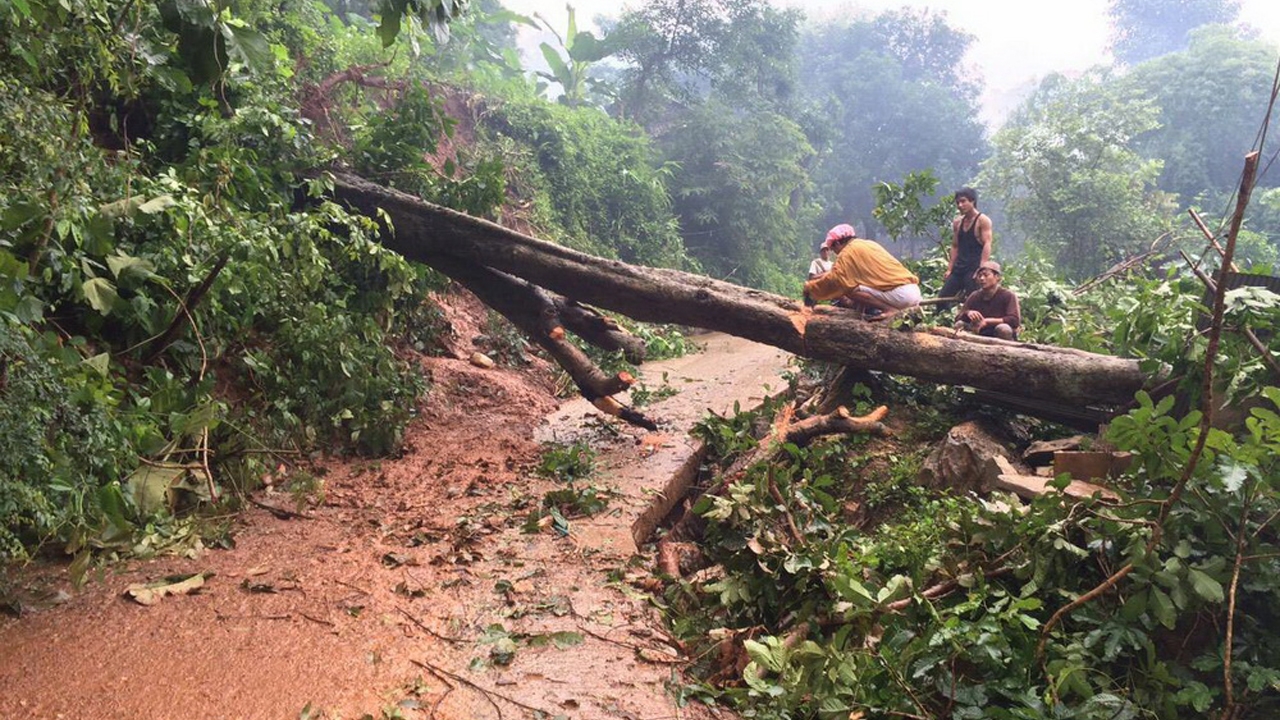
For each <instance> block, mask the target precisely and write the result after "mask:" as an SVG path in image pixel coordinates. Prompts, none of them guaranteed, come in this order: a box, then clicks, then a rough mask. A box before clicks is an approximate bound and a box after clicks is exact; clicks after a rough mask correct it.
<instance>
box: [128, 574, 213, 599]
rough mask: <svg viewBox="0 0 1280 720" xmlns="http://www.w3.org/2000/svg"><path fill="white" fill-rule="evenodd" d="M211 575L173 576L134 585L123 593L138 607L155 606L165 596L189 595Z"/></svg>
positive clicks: (211, 575)
mask: <svg viewBox="0 0 1280 720" xmlns="http://www.w3.org/2000/svg"><path fill="white" fill-rule="evenodd" d="M210 577H213V573H208V574H206V573H196V574H194V575H174V576H170V577H167V578H165V579H163V580H156V581H154V582H149V583H134V584H132V585H130V586H129V587H127V588H125V593H126V594H128V595H129V597H131V598H133V599H134V601H135V602H137V603H138V604H139V605H148V606H149V605H155V604H156V603H158V602H160V601H161V600H162V599H164V597H165V596H166V595H189V594H191V593H194V592H198V591H199V590H200V588H202V587H204V581H205V579H206V578H210Z"/></svg>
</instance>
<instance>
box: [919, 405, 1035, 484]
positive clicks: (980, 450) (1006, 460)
mask: <svg viewBox="0 0 1280 720" xmlns="http://www.w3.org/2000/svg"><path fill="white" fill-rule="evenodd" d="M1006 472H1009V473H1016V472H1018V469H1017V467H1016V466H1015V465H1014V461H1013V458H1012V457H1010V455H1009V451H1008V450H1007V449H1006V448H1005V446H1004V444H1003V443H1001V442H1000V441H999V440H998V439H996V438H995V437H994V436H993V435H992V434H991V433H989V432H987V431H986V430H985V429H984V428H983V427H982V426H981V425H980V424H979V423H977V422H973V421H969V422H963V423H960V424H959V425H956V426H955V427H953V428H951V430H950V431H949V432H948V433H947V436H946V438H944V439H943V440H942V442H941V443H939V444H938V446H937V447H936V448H934V450H933V452H932V453H930V454H929V457H928V459H926V460H925V461H924V465H923V466H921V468H920V476H919V481H920V484H921V485H924V486H925V487H930V488H938V489H941V488H951V489H953V490H957V491H959V492H970V491H971V492H977V493H985V492H988V491H990V489H991V488H992V486H993V484H994V482H995V477H996V476H997V475H999V474H1001V473H1006Z"/></svg>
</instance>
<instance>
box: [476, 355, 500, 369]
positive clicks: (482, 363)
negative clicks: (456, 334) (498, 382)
mask: <svg viewBox="0 0 1280 720" xmlns="http://www.w3.org/2000/svg"><path fill="white" fill-rule="evenodd" d="M471 364H472V365H475V366H476V367H478V368H485V369H486V370H487V369H489V368H491V367H493V366H494V362H493V358H491V357H489V356H488V355H485V354H484V353H482V352H474V353H471Z"/></svg>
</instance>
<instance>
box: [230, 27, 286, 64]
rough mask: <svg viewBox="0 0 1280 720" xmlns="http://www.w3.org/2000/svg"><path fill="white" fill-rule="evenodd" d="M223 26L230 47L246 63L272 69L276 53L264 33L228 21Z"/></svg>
mask: <svg viewBox="0 0 1280 720" xmlns="http://www.w3.org/2000/svg"><path fill="white" fill-rule="evenodd" d="M222 27H223V30H222V34H223V36H225V37H226V38H227V45H228V47H230V48H231V49H232V50H234V51H236V52H237V53H238V54H239V55H240V57H241V58H243V59H244V61H245V63H247V64H248V65H249V66H250V67H252V68H253V69H255V70H267V69H270V67H271V62H272V60H274V59H275V53H273V52H271V43H269V42H267V39H266V38H265V37H263V35H262V33H260V32H258V31H257V30H253V29H250V28H247V27H239V26H236V25H231V24H226V23H224V24H223V26H222Z"/></svg>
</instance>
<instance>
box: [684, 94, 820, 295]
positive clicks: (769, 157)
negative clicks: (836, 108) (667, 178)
mask: <svg viewBox="0 0 1280 720" xmlns="http://www.w3.org/2000/svg"><path fill="white" fill-rule="evenodd" d="M661 145H662V149H663V151H664V154H665V155H666V156H667V157H669V158H679V162H678V163H677V164H676V170H675V173H674V177H673V178H672V182H671V186H672V188H673V191H672V195H673V201H674V202H673V205H674V207H673V209H674V210H675V212H676V214H677V215H678V216H679V217H680V219H681V221H680V224H681V231H682V233H683V234H684V238H685V240H684V242H685V247H686V248H688V250H689V252H690V253H691V254H692V255H694V256H695V257H696V258H698V259H699V261H700V262H701V264H702V266H703V267H704V268H706V270H707V272H708V273H709V274H711V275H714V276H716V277H721V278H731V279H733V280H734V281H735V282H738V283H742V284H746V285H752V286H755V287H765V288H770V289H774V290H779V291H792V292H794V291H796V290H798V286H797V281H798V279H799V278H800V274H799V271H798V270H799V269H798V268H795V271H794V272H790V271H791V270H792V269H793V268H792V267H791V266H792V265H794V264H795V262H796V260H797V259H799V258H803V259H805V260H806V261H807V260H808V252H807V251H806V250H805V249H804V243H803V242H798V240H799V238H800V237H801V232H800V229H799V226H798V222H797V218H796V215H795V213H794V212H793V209H792V207H791V197H792V193H793V192H795V191H797V190H804V189H805V186H806V184H807V182H808V175H807V173H806V172H805V169H804V164H805V161H806V160H807V159H808V157H809V156H810V155H811V154H812V152H813V150H812V148H811V147H810V146H809V143H808V142H807V141H806V140H805V137H804V134H803V133H802V132H801V131H800V128H799V127H798V126H797V125H796V124H795V123H794V122H792V121H790V120H788V119H787V118H785V117H782V116H779V115H776V114H773V113H768V112H757V113H743V112H737V111H736V110H735V109H734V108H732V107H728V106H726V105H723V104H720V103H717V102H710V103H706V104H704V105H702V106H699V107H698V108H697V109H694V110H691V111H689V112H688V113H686V114H685V115H684V116H683V117H682V119H681V121H680V123H679V124H678V125H677V126H676V127H673V128H672V129H671V131H670V132H668V133H666V134H665V135H664V137H663V140H662V141H661Z"/></svg>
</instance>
